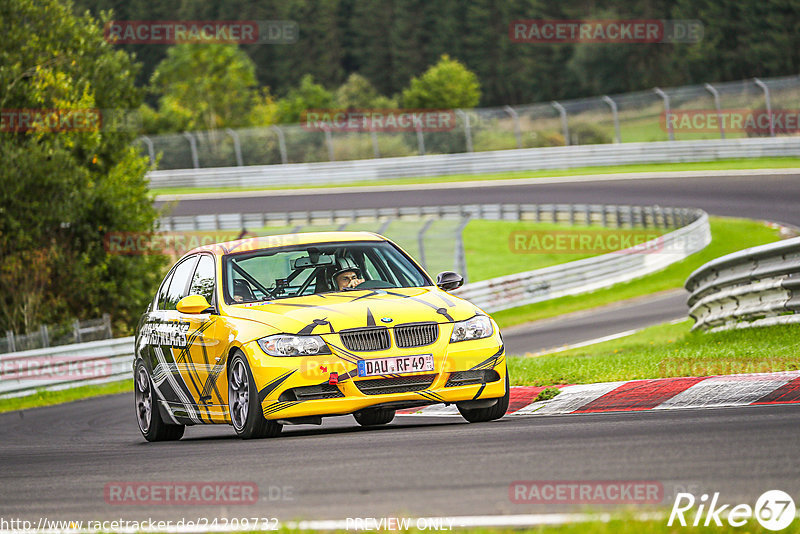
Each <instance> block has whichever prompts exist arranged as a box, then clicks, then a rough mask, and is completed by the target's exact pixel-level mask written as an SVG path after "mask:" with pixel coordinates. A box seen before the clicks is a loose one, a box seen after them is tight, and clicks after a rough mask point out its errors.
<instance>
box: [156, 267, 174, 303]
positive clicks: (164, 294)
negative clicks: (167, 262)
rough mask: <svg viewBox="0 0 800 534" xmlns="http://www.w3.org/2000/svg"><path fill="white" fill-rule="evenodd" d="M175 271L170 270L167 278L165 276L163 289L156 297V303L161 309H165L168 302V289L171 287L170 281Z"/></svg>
mask: <svg viewBox="0 0 800 534" xmlns="http://www.w3.org/2000/svg"><path fill="white" fill-rule="evenodd" d="M174 272H175V271H170V272H169V274H168V275H167V277H166V278H164V282H163V283H162V284H161V289H160V290H159V292H158V298H156V304H157V306H158V309H159V310H163V309H164V305H165V304H166V302H167V290H168V289H169V283H170V282H171V281H172V275H173V274H174Z"/></svg>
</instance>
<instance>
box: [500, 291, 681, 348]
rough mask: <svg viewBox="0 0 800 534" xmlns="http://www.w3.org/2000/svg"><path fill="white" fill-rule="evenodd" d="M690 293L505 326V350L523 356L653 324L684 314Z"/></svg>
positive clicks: (664, 294)
mask: <svg viewBox="0 0 800 534" xmlns="http://www.w3.org/2000/svg"><path fill="white" fill-rule="evenodd" d="M687 297H688V293H687V292H686V291H684V290H682V289H678V290H675V291H665V292H663V293H659V294H658V295H655V296H653V295H648V296H646V297H638V298H635V299H631V300H628V301H623V302H618V303H614V304H610V305H608V306H603V307H601V308H593V309H591V310H586V311H580V312H576V313H571V314H569V315H561V316H559V317H553V318H551V319H545V320H542V321H536V322H534V323H528V324H525V325H520V326H513V327H510V328H504V329H503V341H504V343H505V345H506V352H507V353H508V354H511V355H516V356H523V355H525V354H527V353H537V352H544V351H549V350H553V349H558V348H562V347H564V346H565V345H573V344H577V343H583V342H587V341H591V340H595V339H598V338H603V337H607V336H613V335H615V334H620V333H623V332H626V331H631V330H637V329H640V328H644V327H647V326H650V325H654V324H660V323H665V322H667V321H672V320H675V319H680V318H685V317H686V313H687V311H688V308H687V306H686V298H687Z"/></svg>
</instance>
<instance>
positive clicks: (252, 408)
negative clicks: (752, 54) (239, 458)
mask: <svg viewBox="0 0 800 534" xmlns="http://www.w3.org/2000/svg"><path fill="white" fill-rule="evenodd" d="M228 411H229V412H230V416H231V424H232V425H233V429H234V430H235V431H236V434H238V436H239V437H240V438H242V439H254V438H269V437H273V436H277V435H278V434H280V433H281V429H282V428H283V425H281V424H280V423H276V422H275V421H269V420H267V419H266V418H264V413H263V412H262V411H261V403H260V402H258V390H257V389H256V384H255V380H253V373H252V372H251V371H250V365H249V364H248V363H247V358H246V357H245V355H244V354H242V353H241V352H236V354H234V356H233V358H232V359H231V362H230V365H229V366H228Z"/></svg>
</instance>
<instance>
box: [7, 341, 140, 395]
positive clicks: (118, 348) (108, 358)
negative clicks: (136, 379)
mask: <svg viewBox="0 0 800 534" xmlns="http://www.w3.org/2000/svg"><path fill="white" fill-rule="evenodd" d="M133 342H134V341H133V337H123V338H116V339H104V340H102V341H89V342H87V343H76V344H73V345H64V346H61V347H48V348H44V349H35V350H26V351H22V352H12V353H9V354H0V397H15V396H21V395H27V394H30V393H32V392H34V391H37V390H42V389H44V390H58V389H68V388H74V387H79V386H88V385H93V384H103V383H106V382H113V381H115V380H123V379H125V378H131V377H132V376H133V371H132V368H131V357H132V355H133Z"/></svg>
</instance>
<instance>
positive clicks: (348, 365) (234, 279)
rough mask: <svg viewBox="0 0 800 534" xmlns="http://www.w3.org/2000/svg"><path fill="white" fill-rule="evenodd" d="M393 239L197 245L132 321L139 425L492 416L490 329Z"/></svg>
mask: <svg viewBox="0 0 800 534" xmlns="http://www.w3.org/2000/svg"><path fill="white" fill-rule="evenodd" d="M462 283H463V280H462V278H461V276H459V275H458V274H456V273H453V272H443V273H440V274H439V275H438V276H437V279H436V283H434V282H433V281H432V280H431V278H430V277H429V276H428V275H427V274H426V273H425V271H424V270H423V269H422V268H421V267H420V266H419V265H418V264H417V263H416V262H415V261H414V260H413V259H412V258H411V257H410V256H409V255H408V254H406V253H405V252H404V251H403V250H402V249H401V248H400V247H398V246H397V245H396V244H394V243H392V242H391V241H389V240H388V239H386V238H384V237H382V236H380V235H376V234H372V233H367V232H320V233H303V234H289V235H279V236H269V237H259V238H253V239H243V240H239V241H232V242H228V243H220V244H216V245H211V246H205V247H201V248H198V249H195V250H192V251H191V252H189V253H187V254H186V255H185V256H184V257H183V258H181V259H180V260H179V261H178V262H177V263H176V264H175V265H174V266H173V267H172V269H171V270H170V272H169V273H168V274H167V276H166V277H165V278H164V281H163V282H162V283H161V286H160V288H159V290H158V293H157V294H156V295H155V297H154V298H153V301H152V302H151V303H150V305H149V307H148V309H147V311H146V312H145V313H144V315H143V316H142V318H141V320H140V321H139V325H138V327H137V329H136V349H135V356H134V363H133V366H134V381H135V394H134V396H135V402H136V414H137V419H138V422H139V428H140V430H141V431H142V434H143V435H144V437H145V439H147V440H148V441H162V440H176V439H180V438H181V436H183V432H184V429H185V427H186V426H187V425H195V424H202V423H205V424H215V423H218V424H223V423H224V424H229V425H231V426H233V429H234V430H235V431H236V433H237V434H238V435H239V436H240V437H242V438H260V437H269V436H276V435H278V434H279V433H280V431H281V429H282V428H283V425H286V424H321V422H322V418H323V417H325V416H333V415H348V414H352V415H353V416H354V418H355V420H356V422H357V423H358V424H360V425H364V426H371V425H382V424H386V423H389V422H390V421H392V419H393V418H394V416H395V411H396V410H398V409H404V408H413V407H419V406H425V405H430V404H438V403H444V404H455V405H456V406H457V407H458V410H459V412H460V413H461V415H462V416H463V417H464V418H465V419H466V420H467V421H470V422H482V421H490V420H493V419H498V418H500V417H502V416H503V415H504V414H505V412H506V410H507V409H508V401H509V380H508V374H507V367H506V361H505V354H504V349H503V341H502V338H501V335H500V331H499V329H498V327H497V324H496V323H495V322H494V320H493V319H492V318H491V317H489V315H487V314H486V313H484V312H483V311H482V310H480V309H479V308H477V307H476V306H475V305H473V304H471V303H469V302H467V301H465V300H463V299H460V298H458V297H456V296H453V295H451V294H449V293H448V291H452V290H453V289H456V288H458V287H460V286H461V285H462Z"/></svg>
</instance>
